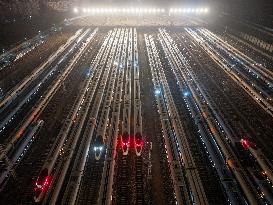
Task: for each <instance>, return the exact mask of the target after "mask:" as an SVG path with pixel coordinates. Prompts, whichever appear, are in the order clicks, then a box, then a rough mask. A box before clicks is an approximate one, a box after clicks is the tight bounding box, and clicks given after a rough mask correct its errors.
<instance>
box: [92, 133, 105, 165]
mask: <svg viewBox="0 0 273 205" xmlns="http://www.w3.org/2000/svg"><path fill="white" fill-rule="evenodd" d="M103 148H104V142H103V137H102V136H101V135H98V136H97V137H96V139H95V142H94V153H95V159H96V160H100V158H101V155H102V152H103Z"/></svg>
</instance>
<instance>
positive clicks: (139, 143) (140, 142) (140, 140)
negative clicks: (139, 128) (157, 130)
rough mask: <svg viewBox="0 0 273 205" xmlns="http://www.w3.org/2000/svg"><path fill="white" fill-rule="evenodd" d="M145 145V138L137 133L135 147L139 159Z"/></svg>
mask: <svg viewBox="0 0 273 205" xmlns="http://www.w3.org/2000/svg"><path fill="white" fill-rule="evenodd" d="M143 144H144V142H143V137H142V135H141V134H140V133H139V132H137V133H136V134H135V136H134V147H135V152H136V155H137V156H138V157H139V156H141V153H142V147H143Z"/></svg>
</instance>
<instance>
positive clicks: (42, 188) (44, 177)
mask: <svg viewBox="0 0 273 205" xmlns="http://www.w3.org/2000/svg"><path fill="white" fill-rule="evenodd" d="M50 181H51V180H50V176H49V175H48V169H43V170H42V171H41V172H40V174H39V176H38V178H37V180H36V182H35V186H34V201H35V202H40V201H41V198H43V196H44V195H45V193H46V192H47V190H48V188H49V186H50Z"/></svg>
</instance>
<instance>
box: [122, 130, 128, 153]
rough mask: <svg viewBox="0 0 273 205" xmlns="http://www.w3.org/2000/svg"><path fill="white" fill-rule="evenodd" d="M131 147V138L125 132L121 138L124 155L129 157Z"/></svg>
mask: <svg viewBox="0 0 273 205" xmlns="http://www.w3.org/2000/svg"><path fill="white" fill-rule="evenodd" d="M129 147H130V136H129V133H128V132H124V133H123V134H122V136H121V148H122V152H123V155H127V154H128V151H129Z"/></svg>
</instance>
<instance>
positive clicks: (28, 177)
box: [3, 41, 99, 204]
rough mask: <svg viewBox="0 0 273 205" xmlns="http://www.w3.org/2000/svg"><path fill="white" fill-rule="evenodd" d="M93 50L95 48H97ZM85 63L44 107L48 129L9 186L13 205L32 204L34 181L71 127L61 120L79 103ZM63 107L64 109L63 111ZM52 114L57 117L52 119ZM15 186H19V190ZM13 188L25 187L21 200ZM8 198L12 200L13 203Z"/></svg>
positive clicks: (20, 194)
mask: <svg viewBox="0 0 273 205" xmlns="http://www.w3.org/2000/svg"><path fill="white" fill-rule="evenodd" d="M98 43H99V41H98ZM93 46H94V48H95V45H93ZM94 52H96V51H95V50H93V48H92V49H90V48H89V50H88V51H87V52H86V53H89V54H90V56H92V55H94ZM84 61H85V60H83V59H82V61H79V62H78V63H77V64H76V66H75V67H79V68H80V69H78V70H76V69H73V70H72V72H71V74H70V75H69V76H68V77H67V79H65V81H64V83H62V86H61V87H60V88H59V89H58V90H57V92H56V94H54V96H53V98H52V100H50V101H49V104H48V105H47V106H46V107H45V110H44V111H43V112H41V114H40V118H42V119H44V120H45V125H44V127H43V128H42V130H41V132H40V134H39V137H38V138H37V142H36V141H35V142H34V143H35V144H34V145H33V148H31V150H30V151H29V153H27V155H26V157H25V158H23V161H22V162H21V163H20V164H19V166H18V168H17V169H16V172H18V176H20V178H19V177H18V178H17V179H16V181H15V182H11V183H10V184H8V188H7V190H6V191H5V192H6V193H5V194H6V197H7V198H8V199H7V201H10V202H11V201H14V203H17V204H18V203H24V204H32V202H33V195H34V192H33V189H34V182H35V179H36V178H37V176H38V175H39V170H40V169H41V167H42V166H43V164H44V162H45V161H46V160H47V158H48V154H49V152H50V150H51V149H52V146H53V145H54V143H55V140H56V136H57V135H58V132H59V130H60V129H61V125H62V124H66V123H68V121H67V120H66V121H63V120H62V119H63V118H65V116H66V114H67V112H68V111H69V110H70V109H71V108H72V107H74V106H75V104H74V105H73V103H74V100H76V96H77V95H78V94H77V92H78V89H80V88H79V87H81V86H82V84H77V85H76V84H75V83H76V82H75V79H78V80H80V79H85V78H86V75H85V67H82V66H83V63H84ZM64 92H66V96H65V97H64V96H63V93H64ZM60 105H62V106H61V107H60ZM53 113H54V117H53V118H52V114H53ZM49 136H50V137H49ZM45 145H46V146H45ZM37 156H39V157H37ZM30 165H31V166H30ZM28 167H29V168H28ZM15 184H17V186H16V185H15ZM13 186H16V187H17V188H15V189H18V188H21V187H22V186H23V187H24V188H23V189H19V191H18V197H12V193H11V192H10V191H11V190H10V187H13ZM3 194H4V193H3ZM9 197H12V199H11V198H9Z"/></svg>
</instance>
